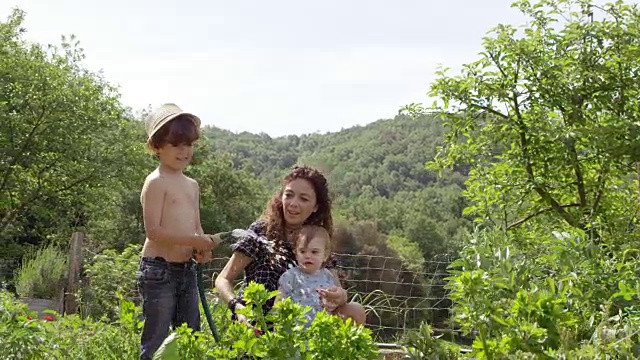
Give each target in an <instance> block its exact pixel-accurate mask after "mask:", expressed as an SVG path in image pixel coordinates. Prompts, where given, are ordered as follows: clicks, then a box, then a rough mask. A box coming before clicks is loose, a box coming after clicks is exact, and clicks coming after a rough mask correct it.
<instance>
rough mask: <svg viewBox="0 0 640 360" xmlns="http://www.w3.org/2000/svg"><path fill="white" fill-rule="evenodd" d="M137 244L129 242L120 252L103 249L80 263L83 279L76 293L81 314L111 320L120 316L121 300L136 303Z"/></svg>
mask: <svg viewBox="0 0 640 360" xmlns="http://www.w3.org/2000/svg"><path fill="white" fill-rule="evenodd" d="M140 250H141V246H140V245H137V244H132V245H129V246H127V247H126V248H125V249H124V250H123V251H122V252H121V253H119V252H117V251H116V250H113V249H107V250H104V251H102V252H101V253H99V254H97V255H95V256H93V257H92V258H91V259H89V260H88V261H87V262H86V263H85V264H84V269H85V275H86V280H85V281H83V284H82V286H81V287H80V290H79V292H78V297H79V300H80V311H81V313H82V315H83V316H92V317H96V318H101V317H103V316H106V317H107V318H108V319H110V320H115V319H117V318H118V317H119V316H120V304H121V299H124V300H127V301H132V302H136V300H137V297H138V292H137V289H136V271H137V269H138V264H139V263H140Z"/></svg>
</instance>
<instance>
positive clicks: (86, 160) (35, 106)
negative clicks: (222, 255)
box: [0, 10, 143, 254]
mask: <svg viewBox="0 0 640 360" xmlns="http://www.w3.org/2000/svg"><path fill="white" fill-rule="evenodd" d="M23 20H24V13H23V12H22V11H20V10H14V11H13V13H12V14H11V15H10V16H9V18H8V20H7V21H5V22H2V23H0V144H1V147H0V153H1V155H0V159H1V160H0V239H1V241H2V244H3V247H6V246H9V245H10V244H12V243H14V244H15V243H18V245H19V243H22V242H27V241H28V242H32V243H34V244H37V243H39V242H41V241H43V240H44V239H45V238H46V237H51V236H53V237H55V236H56V235H60V234H62V233H63V232H64V231H66V233H64V234H63V235H64V237H65V238H66V237H67V236H68V235H69V234H68V229H69V228H70V227H77V226H84V225H86V222H87V217H88V212H89V208H90V207H92V206H93V205H92V204H95V203H96V202H99V201H100V199H104V197H103V196H102V195H103V194H102V192H101V191H102V190H105V189H108V188H109V186H111V185H112V184H113V183H114V182H116V181H121V180H123V179H125V178H127V177H128V176H130V175H131V172H130V171H131V170H132V169H133V168H135V166H134V165H135V163H136V161H138V160H139V159H140V158H139V157H136V156H130V154H135V153H137V152H139V150H140V148H141V146H143V145H142V143H140V142H138V141H136V139H137V137H136V135H137V132H136V126H135V124H134V123H133V120H132V119H131V116H130V113H129V112H128V111H127V109H125V108H124V107H123V106H122V105H121V104H120V101H119V99H120V96H119V94H118V92H117V91H116V89H115V88H114V87H113V86H111V85H110V84H108V83H107V82H106V81H105V80H104V79H103V78H102V77H101V76H100V75H98V74H95V73H91V72H89V71H88V70H86V69H84V68H82V66H81V61H82V59H83V57H84V55H83V54H82V51H81V49H80V48H79V46H78V42H77V41H76V40H75V38H74V37H73V36H72V37H70V38H69V39H68V40H65V38H63V41H62V44H61V46H60V47H54V46H48V47H43V46H41V45H39V44H32V43H28V42H27V41H26V40H24V39H23V38H22V34H23V33H24V29H23V28H22V23H23ZM140 153H141V152H140ZM63 229H64V231H63ZM5 250H6V248H5ZM5 254H6V252H5Z"/></svg>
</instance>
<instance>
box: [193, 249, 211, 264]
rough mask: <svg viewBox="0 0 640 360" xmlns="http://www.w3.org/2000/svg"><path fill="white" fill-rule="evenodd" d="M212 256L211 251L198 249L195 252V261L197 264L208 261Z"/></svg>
mask: <svg viewBox="0 0 640 360" xmlns="http://www.w3.org/2000/svg"><path fill="white" fill-rule="evenodd" d="M212 258H213V253H212V252H211V251H198V252H197V253H196V261H197V262H198V264H204V263H208V262H209V261H211V259H212Z"/></svg>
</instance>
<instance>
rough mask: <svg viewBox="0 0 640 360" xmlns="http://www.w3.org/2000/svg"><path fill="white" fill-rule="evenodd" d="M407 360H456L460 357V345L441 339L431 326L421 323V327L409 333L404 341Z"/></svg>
mask: <svg viewBox="0 0 640 360" xmlns="http://www.w3.org/2000/svg"><path fill="white" fill-rule="evenodd" d="M403 343H404V347H405V351H406V355H405V356H404V359H406V360H428V359H429V360H431V359H433V360H455V359H458V358H459V357H460V347H459V346H457V345H455V344H452V343H449V342H446V341H443V340H440V337H434V336H433V335H432V334H431V326H429V324H427V323H422V324H420V328H419V329H418V330H415V331H411V332H409V333H408V335H407V338H406V339H404V341H403Z"/></svg>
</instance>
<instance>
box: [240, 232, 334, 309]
mask: <svg viewBox="0 0 640 360" xmlns="http://www.w3.org/2000/svg"><path fill="white" fill-rule="evenodd" d="M266 230H267V229H266V224H265V223H264V221H261V220H258V221H256V222H254V223H253V224H251V226H249V228H248V229H247V231H245V232H244V233H243V235H242V236H241V237H240V238H239V240H238V241H236V243H235V244H233V245H231V249H232V250H233V251H234V252H235V251H237V252H239V253H242V254H244V255H246V256H248V257H250V258H251V260H253V261H251V263H249V265H247V267H246V268H245V269H244V281H243V284H242V287H241V289H240V291H239V292H238V295H237V296H236V299H239V300H240V299H242V295H243V294H244V289H245V287H246V286H247V284H249V283H250V282H251V281H253V282H256V283H259V284H262V285H264V287H265V288H266V289H267V290H268V291H274V290H277V289H278V280H279V279H280V276H281V275H282V274H284V272H285V271H287V270H288V269H289V268H291V267H293V266H295V265H296V264H297V263H296V257H295V255H294V253H293V249H292V247H291V244H290V243H289V241H282V242H281V246H279V247H278V248H276V246H275V241H274V240H273V239H267V237H266V236H265V235H266ZM336 265H337V261H336V259H335V258H334V257H333V256H331V257H330V258H329V260H328V261H327V266H326V267H327V268H328V269H331V268H335V267H336ZM274 301H275V298H272V299H269V301H267V303H266V304H265V305H264V306H263V311H264V313H265V314H266V313H267V312H269V310H271V308H272V307H273V303H274Z"/></svg>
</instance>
